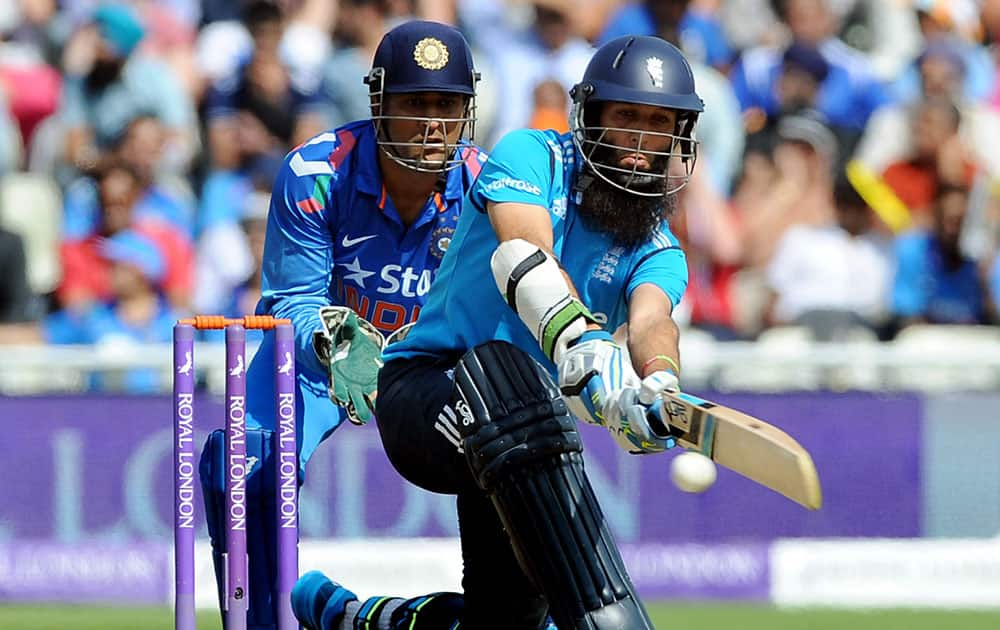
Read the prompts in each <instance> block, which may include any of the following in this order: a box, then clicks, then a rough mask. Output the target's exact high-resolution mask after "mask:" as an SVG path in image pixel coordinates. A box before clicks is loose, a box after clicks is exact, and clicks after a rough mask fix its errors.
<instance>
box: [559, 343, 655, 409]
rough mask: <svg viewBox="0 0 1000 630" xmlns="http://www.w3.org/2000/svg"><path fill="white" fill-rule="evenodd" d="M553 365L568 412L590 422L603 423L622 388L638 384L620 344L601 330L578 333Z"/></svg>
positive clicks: (637, 379) (623, 389) (636, 376)
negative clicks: (576, 337) (555, 364)
mask: <svg viewBox="0 0 1000 630" xmlns="http://www.w3.org/2000/svg"><path fill="white" fill-rule="evenodd" d="M557 368H558V372H559V390H560V391H561V392H562V393H563V395H564V396H565V397H566V404H567V406H568V407H569V410H570V412H571V413H572V414H573V415H574V416H576V417H577V418H580V419H581V420H583V421H584V422H589V423H590V424H598V425H602V426H604V425H605V424H606V423H605V418H606V417H607V413H608V412H610V411H611V410H612V409H613V408H614V406H615V404H616V403H617V401H618V397H619V396H620V395H621V394H622V392H623V391H625V389H626V388H628V387H638V386H639V384H640V383H639V377H638V375H636V373H635V370H634V369H633V368H632V363H631V361H630V360H629V358H628V356H627V355H626V353H625V352H624V350H622V347H621V346H619V345H618V344H617V343H615V341H614V339H612V337H611V335H610V334H608V333H607V332H605V331H603V330H590V331H587V332H585V333H583V334H582V335H580V337H579V338H578V339H577V340H576V341H575V342H573V344H572V345H571V346H570V347H569V348H568V349H567V350H566V352H564V353H563V354H562V356H561V357H560V361H559V364H558V366H557Z"/></svg>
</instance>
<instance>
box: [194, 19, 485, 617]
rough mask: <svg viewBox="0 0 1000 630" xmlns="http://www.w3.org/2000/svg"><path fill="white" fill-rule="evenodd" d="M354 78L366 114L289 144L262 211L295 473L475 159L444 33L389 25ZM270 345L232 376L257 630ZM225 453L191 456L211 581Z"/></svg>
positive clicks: (453, 33) (424, 286)
mask: <svg viewBox="0 0 1000 630" xmlns="http://www.w3.org/2000/svg"><path fill="white" fill-rule="evenodd" d="M364 80H365V83H366V84H367V85H368V89H369V93H370V95H371V108H372V117H371V119H367V120H361V121H357V122H353V123H349V124H347V125H345V126H343V127H340V128H338V129H334V130H331V131H328V132H325V133H322V134H320V135H318V136H316V137H315V138H312V139H311V140H309V141H308V142H306V143H304V144H303V145H301V146H299V147H298V148H296V149H294V150H293V151H292V152H291V153H289V154H288V156H287V157H286V158H285V162H284V165H283V167H282V169H281V171H280V173H279V175H278V177H277V180H276V181H275V184H274V189H273V192H272V195H271V206H270V211H269V213H268V219H267V237H266V244H265V248H264V262H263V297H262V299H261V301H260V303H259V304H258V305H257V314H259V315H273V316H275V317H280V318H289V319H291V320H292V322H293V324H294V326H295V338H296V344H297V348H296V366H295V367H296V373H297V384H298V390H297V396H296V409H297V412H298V418H297V422H298V436H299V445H298V446H299V464H300V468H299V477H300V481H301V480H302V479H304V477H305V472H306V470H307V466H306V465H307V463H308V461H309V458H310V457H311V456H312V454H313V452H314V451H315V450H316V447H317V446H318V445H319V444H320V443H321V442H322V441H323V440H325V439H326V438H327V437H329V436H330V434H331V433H333V431H334V430H335V429H336V428H337V427H338V426H340V424H341V423H342V422H343V421H344V418H345V417H346V418H348V419H350V420H351V421H352V422H354V423H357V424H363V423H365V422H367V421H368V420H369V419H370V418H371V415H372V409H373V408H374V405H375V392H376V375H377V372H378V369H379V367H380V366H381V361H380V360H379V355H380V353H381V350H382V344H383V339H384V337H385V336H389V335H391V334H392V333H393V332H394V331H396V330H398V329H400V328H401V327H403V326H404V325H406V324H408V323H411V322H412V321H413V320H415V319H416V317H417V314H418V312H419V310H420V308H421V306H422V305H423V304H424V300H425V297H426V295H427V291H428V289H429V286H430V284H431V281H432V280H433V278H434V275H435V274H436V272H437V269H438V266H439V265H440V263H441V260H442V258H443V257H444V254H445V251H446V250H447V249H448V245H449V243H450V242H451V239H452V236H453V234H454V233H455V229H456V225H457V222H458V217H459V213H460V211H461V206H462V198H463V197H464V196H465V194H466V192H467V191H468V190H469V188H470V187H471V185H472V182H473V181H474V180H475V178H476V176H477V175H478V174H479V171H480V169H481V168H482V164H483V163H484V162H485V160H486V155H485V154H484V153H483V152H482V150H481V149H480V148H479V147H477V146H476V145H474V144H472V143H471V138H472V135H473V133H474V127H475V120H476V118H475V112H476V102H475V97H476V82H477V80H478V74H477V73H476V71H475V69H474V68H473V63H472V55H471V52H470V49H469V46H468V44H467V42H466V41H465V39H464V38H463V36H462V35H461V33H459V31H457V30H456V29H454V28H452V27H450V26H446V25H443V24H438V23H435V22H425V21H412V22H407V23H404V24H402V25H400V26H398V27H396V28H394V29H393V30H391V31H390V32H389V33H387V34H386V35H385V37H384V38H383V39H382V42H381V44H380V45H379V47H378V50H377V52H376V54H375V58H374V62H373V64H372V69H371V72H370V73H369V74H368V76H367V77H366V78H365V79H364ZM273 351H274V335H273V331H272V332H268V333H267V334H265V336H264V341H263V344H262V346H261V348H260V351H259V352H258V353H257V355H256V356H255V358H254V360H253V361H252V362H251V364H250V367H249V369H248V372H247V378H248V384H247V426H248V428H249V431H248V435H247V456H248V461H249V462H253V464H252V467H251V469H250V474H249V477H248V481H247V488H248V497H247V503H248V519H247V520H248V532H247V543H248V552H249V556H250V573H249V582H250V592H249V610H250V614H249V616H250V620H249V625H248V627H250V628H256V629H262V628H274V627H275V623H276V621H275V610H274V603H273V601H272V589H273V584H274V579H275V572H276V567H277V560H276V558H275V531H274V525H273V524H274V522H275V515H274V510H275V505H274V491H273V487H274V475H273V471H274V464H273V460H272V459H271V457H272V433H273V429H274V426H275V418H276V411H275V409H274V379H273V373H272V366H271V360H272V359H271V357H272V356H273V354H272V353H273ZM331 399H332V400H333V403H334V404H331ZM224 453H225V447H224V433H223V431H221V430H220V431H217V432H215V433H213V434H212V435H211V436H210V438H209V440H208V442H207V444H206V445H205V449H204V452H203V455H202V461H201V476H202V484H203V486H204V489H205V501H206V504H207V505H206V507H207V513H208V528H209V534H210V536H211V538H212V546H213V553H214V559H215V568H216V578H217V581H218V582H219V583H220V591H221V581H222V575H223V574H222V569H223V565H222V553H223V551H224V549H225V540H224V537H225V526H224V524H225V519H224V514H223V509H224V506H225V500H224V493H223V492H224V479H225V474H224V466H223V464H224V461H223V460H224Z"/></svg>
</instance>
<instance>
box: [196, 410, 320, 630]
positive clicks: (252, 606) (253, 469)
mask: <svg viewBox="0 0 1000 630" xmlns="http://www.w3.org/2000/svg"><path fill="white" fill-rule="evenodd" d="M273 436H274V431H270V430H267V429H248V430H247V432H246V446H247V483H246V500H247V520H246V522H247V556H248V557H249V575H248V576H247V578H248V580H247V581H248V584H247V590H248V601H247V603H248V606H249V608H248V611H247V627H248V629H249V630H273V628H275V627H276V626H277V616H276V612H275V609H274V600H273V594H272V589H273V587H274V582H275V578H276V576H277V566H278V564H277V560H278V559H277V532H276V526H275V521H276V510H277V504H276V502H275V492H274V448H273V444H274V437H273ZM225 460H226V433H225V431H224V430H222V429H218V430H216V431H213V432H212V433H211V434H210V435H209V436H208V441H206V442H205V448H204V449H203V450H202V453H201V463H200V466H199V472H200V475H201V484H202V492H203V493H204V495H205V516H206V520H207V521H208V535H209V537H210V538H211V539H212V560H213V561H214V564H215V581H216V585H217V588H218V593H219V609H220V610H222V608H223V604H224V603H225V588H224V584H223V583H222V579H223V576H224V575H225V562H224V560H223V553H224V552H225V549H226V494H225V492H226V468H225ZM301 482H302V479H301V475H300V478H299V483H300V484H301Z"/></svg>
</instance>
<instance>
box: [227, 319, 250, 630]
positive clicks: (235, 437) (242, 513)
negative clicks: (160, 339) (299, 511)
mask: <svg viewBox="0 0 1000 630" xmlns="http://www.w3.org/2000/svg"><path fill="white" fill-rule="evenodd" d="M245 355H246V329H245V328H243V326H240V325H231V326H227V327H226V553H225V561H224V565H225V572H226V573H225V586H226V629H227V630H246V627H247V608H248V606H247V497H246V477H247V443H246V413H245V410H246V394H247V384H246V356H245Z"/></svg>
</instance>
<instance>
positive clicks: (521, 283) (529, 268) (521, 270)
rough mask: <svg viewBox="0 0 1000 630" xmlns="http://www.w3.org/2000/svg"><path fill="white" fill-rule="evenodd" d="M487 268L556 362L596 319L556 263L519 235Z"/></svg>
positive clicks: (505, 297)
mask: <svg viewBox="0 0 1000 630" xmlns="http://www.w3.org/2000/svg"><path fill="white" fill-rule="evenodd" d="M490 267H491V268H492V269H493V279H494V280H495V281H496V283H497V289H498V290H499V291H500V294H501V295H503V296H504V299H505V300H506V301H507V304H508V305H509V306H510V307H511V308H512V309H514V312H515V313H517V314H518V316H520V318H521V320H522V321H523V322H524V323H525V325H526V326H527V327H528V330H530V331H531V334H533V335H534V336H535V339H537V340H538V343H539V345H541V347H542V352H544V353H545V356H547V357H549V358H550V359H552V360H553V361H554V362H555V363H557V364H558V363H559V359H560V358H561V357H562V355H563V353H564V352H565V351H566V347H567V346H568V345H569V343H570V342H571V341H573V340H574V339H576V338H577V337H579V336H580V335H582V334H583V333H584V332H585V331H586V330H587V322H594V321H596V320H595V319H594V316H593V315H591V313H590V311H589V310H587V307H586V306H584V305H583V303H582V302H580V300H578V299H576V298H575V297H573V296H572V294H570V290H569V285H567V284H566V279H565V278H564V277H563V275H562V271H561V270H560V268H559V263H557V262H556V261H555V259H554V258H552V257H551V256H549V254H548V253H546V252H545V251H544V250H542V249H541V248H539V247H538V246H537V245H532V244H531V243H529V242H528V241H526V240H524V239H520V238H516V239H513V240H510V241H504V242H503V243H500V246H499V247H497V249H496V251H495V252H493V257H492V258H491V259H490Z"/></svg>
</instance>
